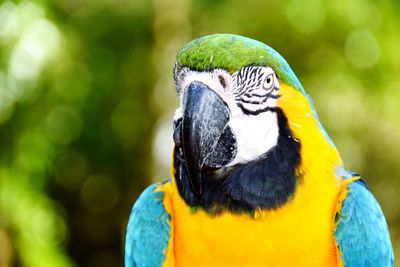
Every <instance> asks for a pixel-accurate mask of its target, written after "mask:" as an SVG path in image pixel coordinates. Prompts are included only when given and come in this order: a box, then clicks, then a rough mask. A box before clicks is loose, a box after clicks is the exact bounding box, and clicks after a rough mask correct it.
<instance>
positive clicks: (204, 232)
mask: <svg viewBox="0 0 400 267" xmlns="http://www.w3.org/2000/svg"><path fill="white" fill-rule="evenodd" d="M279 90H280V95H281V97H280V98H279V99H278V106H279V107H280V108H281V109H282V110H283V111H284V113H285V115H286V117H287V119H288V124H289V128H290V129H291V131H292V133H293V135H294V137H295V138H297V139H298V140H300V142H301V163H300V166H299V170H298V171H299V172H300V174H301V178H300V179H301V180H300V181H299V184H298V186H297V188H296V191H295V193H294V195H293V197H292V198H291V199H290V200H289V201H288V202H287V203H286V204H284V205H283V206H281V207H279V208H277V209H275V210H257V211H256V213H255V216H254V217H250V216H248V215H246V214H242V215H240V214H232V213H230V212H224V213H222V214H220V215H218V216H211V215H209V214H208V213H207V212H205V211H203V210H201V209H198V210H196V211H193V209H191V208H190V207H189V206H187V205H186V203H185V202H184V201H183V199H182V198H181V197H180V195H179V192H178V190H177V187H176V184H175V181H173V182H172V183H170V184H165V185H162V186H160V188H159V190H161V191H164V192H165V199H164V205H165V208H166V210H167V211H168V213H170V214H171V218H172V220H171V226H172V227H171V241H170V243H169V246H168V249H167V251H166V261H165V264H164V266H223V264H225V265H227V266H338V264H340V263H338V262H339V261H338V257H337V251H336V244H335V241H334V239H333V230H334V213H335V210H336V202H337V199H338V195H339V191H340V189H341V181H340V180H339V179H338V178H337V177H336V175H335V170H336V168H338V167H340V166H342V161H341V158H340V156H339V153H338V151H337V150H336V148H335V147H334V146H333V145H332V144H331V143H330V142H329V141H328V140H327V138H326V137H325V135H324V134H323V132H322V130H321V128H320V127H319V125H318V122H317V120H316V118H315V117H314V116H315V115H314V113H313V110H312V107H311V105H310V103H309V101H308V99H307V97H305V96H304V95H303V94H301V93H300V92H299V91H298V90H295V89H294V88H292V87H291V86H289V85H286V84H282V85H281V87H280V89H279ZM172 173H174V171H172Z"/></svg>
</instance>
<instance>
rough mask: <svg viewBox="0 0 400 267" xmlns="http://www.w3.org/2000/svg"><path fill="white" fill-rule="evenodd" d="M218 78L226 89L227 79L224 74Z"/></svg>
mask: <svg viewBox="0 0 400 267" xmlns="http://www.w3.org/2000/svg"><path fill="white" fill-rule="evenodd" d="M218 80H219V83H220V84H221V85H222V87H223V88H224V89H225V88H226V80H225V78H224V76H222V75H218Z"/></svg>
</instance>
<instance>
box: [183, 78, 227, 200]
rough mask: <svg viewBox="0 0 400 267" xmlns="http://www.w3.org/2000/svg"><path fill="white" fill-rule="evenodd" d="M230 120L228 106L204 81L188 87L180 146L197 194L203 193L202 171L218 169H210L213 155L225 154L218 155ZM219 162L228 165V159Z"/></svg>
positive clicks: (191, 183)
mask: <svg viewBox="0 0 400 267" xmlns="http://www.w3.org/2000/svg"><path fill="white" fill-rule="evenodd" d="M229 118H230V112H229V109H228V107H227V105H226V104H225V103H224V101H223V100H222V99H221V97H220V96H218V95H217V94H216V93H215V92H214V91H213V90H211V89H210V88H209V87H208V86H207V85H205V84H203V83H201V82H193V83H191V84H190V85H189V87H188V88H187V90H186V91H185V94H184V98H183V118H182V144H181V147H182V151H183V157H184V159H185V162H186V168H187V173H188V176H189V181H190V185H191V187H192V190H193V191H194V193H195V194H197V195H200V194H202V191H203V188H202V180H203V177H202V170H203V169H204V168H207V167H211V168H215V167H216V166H215V165H214V166H210V165H211V164H209V162H210V161H211V160H210V158H209V157H210V155H212V154H214V155H213V157H214V156H216V155H215V154H222V153H216V152H218V150H219V148H217V147H218V146H220V145H219V144H218V142H219V140H220V138H221V136H223V135H226V130H227V129H228V130H229V131H230V129H229V127H227V124H228V122H229ZM229 156H231V155H229ZM217 157H218V156H217ZM221 157H224V155H221ZM229 160H230V159H229ZM229 160H228V161H229ZM217 161H219V162H225V163H226V161H227V160H226V159H223V158H222V159H220V158H219V159H218V160H217ZM214 162H215V160H214Z"/></svg>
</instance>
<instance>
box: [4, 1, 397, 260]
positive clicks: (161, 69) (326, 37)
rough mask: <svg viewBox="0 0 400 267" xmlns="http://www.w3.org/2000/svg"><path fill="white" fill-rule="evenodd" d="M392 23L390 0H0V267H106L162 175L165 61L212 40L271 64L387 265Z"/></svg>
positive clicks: (166, 160) (171, 97) (393, 167)
mask: <svg viewBox="0 0 400 267" xmlns="http://www.w3.org/2000/svg"><path fill="white" fill-rule="evenodd" d="M399 11H400V4H399V2H398V1H395V0H394V1H389V0H384V1H379V2H375V1H368V0H352V1H347V0H339V1H320V0H310V1H300V0H282V1H278V0H274V1H261V0H260V1H247V2H243V1H239V0H231V1H228V0H220V1H211V0H207V1H204V0H191V1H189V0H187V1H186V0H153V1H150V0H131V1H124V0H115V1H106V0H86V1H76V0H60V1H50V0H48V1H46V0H42V1H40V0H38V1H33V0H22V1H0V147H1V149H0V266H1V267H3V266H27V267H39V266H40V267H42V266H52V267H58V266H60V267H64V266H65V267H67V266H122V254H123V252H122V251H123V250H122V247H123V238H124V230H125V224H126V221H127V217H128V215H129V211H130V208H131V205H132V203H133V202H134V200H135V199H136V197H137V196H138V194H139V193H140V192H141V191H142V190H143V189H144V188H145V186H146V185H147V184H149V183H150V182H151V181H153V180H152V179H155V180H157V179H159V180H162V179H165V178H167V177H168V176H169V174H168V168H169V164H170V158H171V146H172V145H171V142H172V141H171V135H172V134H171V118H172V113H173V111H174V109H175V108H176V105H177V100H176V97H175V92H174V88H173V83H172V77H171V72H172V65H173V62H174V59H175V54H176V52H177V51H178V49H179V48H180V47H181V46H182V45H183V44H184V43H186V42H187V41H189V40H191V39H193V38H195V37H198V36H201V35H206V34H210V33H216V32H229V33H236V34H242V35H246V36H249V37H252V38H254V39H258V40H260V41H263V42H265V43H267V44H269V45H271V46H272V47H274V48H275V49H277V50H278V51H279V52H280V53H281V54H282V55H283V56H284V57H285V58H286V59H287V61H288V62H289V64H290V65H291V66H292V68H293V69H294V71H295V73H296V74H297V75H298V77H299V78H300V80H301V81H302V83H303V85H304V87H305V88H306V90H307V91H308V92H309V93H310V94H311V96H312V97H313V99H314V102H315V105H316V109H317V111H318V113H319V115H320V119H321V121H322V123H323V124H324V126H325V127H326V128H327V130H328V132H329V133H330V135H331V137H332V139H333V140H334V142H335V143H336V145H337V146H338V148H339V150H340V151H341V154H342V156H343V158H344V161H345V164H346V167H347V168H349V169H351V170H354V171H357V172H359V173H361V174H363V176H364V177H365V179H366V180H367V182H368V184H369V186H370V189H371V190H372V191H373V193H374V194H375V196H376V197H377V199H378V201H379V202H380V203H381V205H382V208H383V210H384V212H385V214H386V216H387V219H388V222H389V226H390V228H391V234H392V240H393V244H394V246H395V253H396V256H397V258H398V257H400V228H399V225H400V199H399V198H398V197H397V195H398V192H399V190H400V165H399V159H400V138H399V133H400V117H399V112H398V109H399V107H400V76H399V75H398V74H399V73H400V49H399V43H400V32H399V31H400V28H399V27H398V25H399V23H400V18H399V17H398V15H397V14H398V13H399ZM398 266H400V265H398Z"/></svg>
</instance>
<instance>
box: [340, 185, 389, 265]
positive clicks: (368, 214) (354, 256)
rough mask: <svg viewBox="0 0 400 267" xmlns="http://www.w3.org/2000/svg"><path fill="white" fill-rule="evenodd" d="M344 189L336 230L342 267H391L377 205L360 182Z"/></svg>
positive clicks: (380, 213) (387, 237) (381, 219)
mask: <svg viewBox="0 0 400 267" xmlns="http://www.w3.org/2000/svg"><path fill="white" fill-rule="evenodd" d="M347 189H348V193H347V195H346V198H345V199H344V201H343V205H342V208H341V210H340V211H339V213H338V214H337V225H336V229H335V239H336V243H337V244H338V246H339V250H340V253H341V256H342V262H343V265H344V266H345V267H353V266H354V267H356V266H357V267H359V266H371V267H380V266H382V267H387V266H394V255H393V248H392V244H391V241H390V236H389V230H388V226H387V223H386V220H385V217H384V215H383V213H382V210H381V208H380V206H379V204H378V202H377V201H376V200H375V198H374V196H373V195H372V194H371V192H369V191H368V189H367V188H366V185H365V183H364V182H363V181H355V182H353V183H351V184H349V185H348V188H347Z"/></svg>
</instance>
